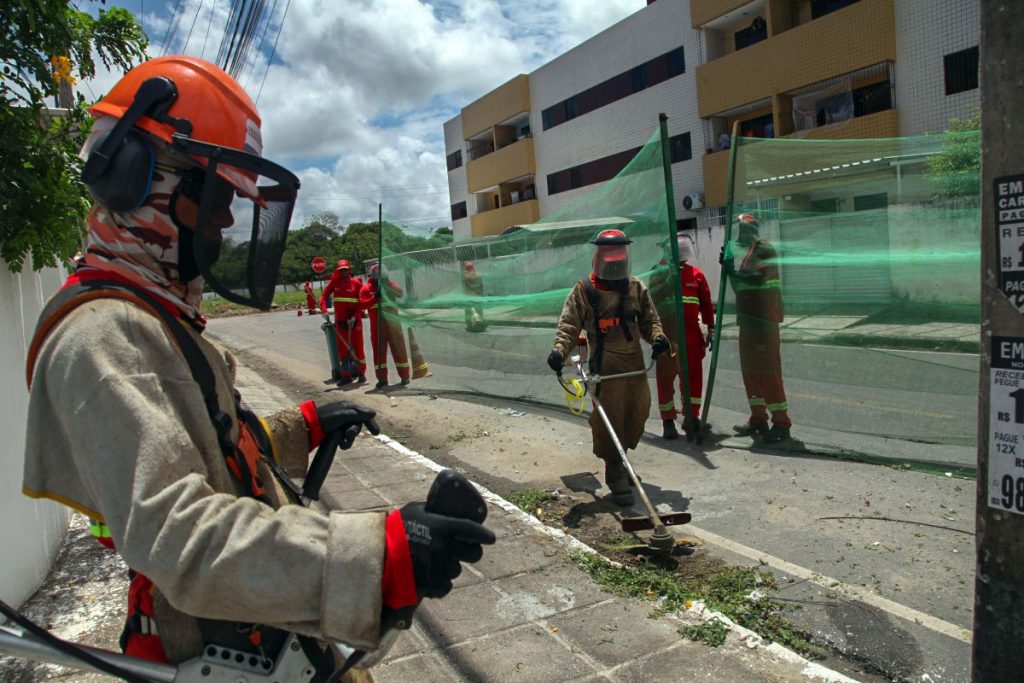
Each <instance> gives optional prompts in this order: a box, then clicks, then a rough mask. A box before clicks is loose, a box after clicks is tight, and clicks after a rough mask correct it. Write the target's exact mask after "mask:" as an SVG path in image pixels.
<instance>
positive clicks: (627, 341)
mask: <svg viewBox="0 0 1024 683" xmlns="http://www.w3.org/2000/svg"><path fill="white" fill-rule="evenodd" d="M631 243H632V240H631V239H629V237H627V236H626V234H625V233H623V232H622V231H621V230H604V231H602V232H601V233H599V234H598V235H597V237H596V238H594V240H593V241H592V242H591V244H593V245H595V249H594V258H593V271H592V272H591V273H590V275H589V276H587V277H585V278H583V279H582V280H579V281H578V282H577V283H576V284H575V285H574V286H573V288H572V290H571V291H570V292H569V296H568V297H567V298H566V300H565V305H564V306H563V307H562V315H561V317H560V318H559V320H558V331H557V332H556V333H555V343H554V348H552V350H551V353H550V354H548V365H549V366H550V367H551V369H552V370H554V371H555V372H561V370H562V367H563V365H564V363H565V359H567V358H568V357H569V355H570V354H571V353H572V352H573V351H574V350H575V349H576V346H577V344H578V343H579V335H580V331H581V330H584V329H585V330H586V332H587V344H588V348H589V351H590V356H589V359H588V362H589V364H590V371H591V372H592V373H597V374H600V375H615V374H619V373H624V372H633V371H635V370H643V368H644V365H645V363H644V355H643V349H642V348H641V347H640V339H641V338H643V339H644V341H646V342H647V343H648V344H651V346H652V348H653V350H654V352H655V353H656V354H657V353H661V352H663V351H666V350H668V348H669V343H668V338H667V337H666V336H665V333H664V331H663V330H662V327H661V319H660V318H659V317H658V312H657V311H656V310H655V308H654V303H653V302H652V301H651V295H650V293H649V292H648V291H647V286H646V285H645V284H644V283H643V281H641V280H640V279H638V278H636V277H633V276H631V275H630V270H629V247H628V245H629V244H631ZM596 391H599V392H600V393H599V397H600V399H601V404H602V405H603V406H604V409H605V412H606V413H607V415H608V418H609V420H610V421H611V424H612V427H613V428H614V430H615V434H616V436H618V438H619V442H620V443H621V444H622V447H623V448H624V449H626V450H628V449H630V448H636V445H637V444H638V443H639V442H640V437H641V436H642V435H643V433H644V425H645V423H646V422H647V415H648V413H649V412H650V410H651V390H650V387H649V386H648V384H647V377H645V376H644V375H643V374H641V375H638V376H635V377H624V378H619V379H612V380H609V381H608V382H601V383H600V384H598V385H597V389H596ZM590 430H591V441H592V444H593V452H594V455H596V456H597V457H598V458H601V459H602V460H604V463H605V470H604V472H605V484H606V485H607V486H608V489H609V491H610V492H611V496H610V497H611V500H612V502H614V503H616V504H617V505H623V506H628V505H632V504H633V488H632V482H631V481H630V479H629V475H628V474H627V472H626V468H625V466H624V465H623V464H622V459H621V458H620V456H619V451H618V449H617V448H616V447H615V442H614V440H613V438H612V435H611V434H609V433H608V430H607V428H606V427H605V425H604V423H603V421H602V420H601V418H600V416H598V415H597V414H596V412H595V413H592V414H591V416H590Z"/></svg>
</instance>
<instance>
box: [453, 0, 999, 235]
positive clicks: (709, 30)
mask: <svg viewBox="0 0 1024 683" xmlns="http://www.w3.org/2000/svg"><path fill="white" fill-rule="evenodd" d="M978 13H979V9H978V3H977V0H656V1H655V0H650V1H649V2H648V4H647V6H646V7H643V8H642V9H640V10H638V11H637V12H636V13H634V14H633V15H631V16H629V17H627V18H626V19H624V20H623V21H621V22H619V23H618V24H616V25H614V26H612V27H610V28H608V29H607V30H605V31H603V32H602V33H600V34H598V35H597V36H594V37H593V38H591V39H590V40H588V41H586V42H584V43H582V44H581V45H579V46H577V47H576V48H574V49H572V50H570V51H569V52H566V53H565V54H563V55H561V56H559V57H557V58H556V59H554V60H552V61H551V62H549V63H548V64H545V65H544V66H542V67H540V68H538V69H537V70H536V71H534V72H532V73H530V74H521V75H519V76H517V77H515V78H513V79H512V80H511V81H509V82H508V83H505V84H504V85H501V86H500V87H498V88H496V89H495V90H493V91H491V92H489V93H487V94H486V95H484V96H483V97H481V98H480V99H478V100H476V101H475V102H473V103H471V104H469V105H467V106H466V107H465V108H464V109H463V110H462V111H461V113H460V115H459V116H457V117H455V118H453V119H452V120H450V121H448V122H447V123H446V124H445V145H446V150H447V154H448V171H449V176H448V177H449V194H450V200H451V211H452V220H453V227H454V232H455V235H456V236H457V238H458V239H468V238H472V237H480V236H486V235H493V234H498V233H500V232H501V231H502V230H503V229H505V228H506V227H508V226H510V225H522V224H526V223H530V222H533V221H535V220H537V219H539V218H541V217H543V216H545V215H547V214H549V213H551V212H552V211H555V210H557V209H558V208H559V207H560V206H563V205H564V204H565V203H567V202H571V201H572V200H573V199H575V198H577V197H578V196H580V194H581V193H585V192H588V191H590V190H591V189H593V187H594V186H595V185H596V184H598V183H601V182H603V181H605V180H607V179H609V178H611V177H613V176H614V175H615V174H616V173H617V172H618V171H619V170H621V169H622V168H623V167H624V165H625V164H626V163H627V162H628V160H629V158H630V156H631V155H632V153H633V152H634V151H635V150H636V149H637V148H639V147H640V146H641V145H643V143H644V142H646V140H647V139H648V137H649V136H650V134H651V133H652V132H653V131H654V129H655V127H656V126H657V116H658V113H659V112H664V113H666V114H667V115H668V117H669V135H670V138H671V153H672V173H673V185H674V193H675V198H676V213H677V216H678V219H679V220H678V227H679V228H680V229H689V228H694V227H697V226H706V227H714V226H717V225H720V224H721V221H722V219H723V216H724V204H725V203H726V199H727V197H726V192H727V182H726V181H727V178H726V176H727V171H728V157H729V151H728V150H729V146H730V134H731V133H732V131H733V130H734V126H735V127H736V129H737V130H738V134H739V135H743V136H751V137H767V138H771V137H799V138H808V139H841V138H889V137H899V136H906V135H918V134H921V133H925V132H938V131H941V130H944V129H945V127H946V124H947V122H948V120H949V119H950V118H953V117H958V118H963V117H967V116H970V115H972V114H973V113H974V112H975V111H976V108H977V106H978V103H979V101H980V99H979V93H978V37H979V14H978Z"/></svg>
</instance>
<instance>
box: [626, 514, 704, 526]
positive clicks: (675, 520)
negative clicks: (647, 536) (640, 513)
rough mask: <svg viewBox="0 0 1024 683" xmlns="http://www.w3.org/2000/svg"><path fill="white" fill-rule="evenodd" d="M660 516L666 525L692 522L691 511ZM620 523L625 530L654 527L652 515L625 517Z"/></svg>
mask: <svg viewBox="0 0 1024 683" xmlns="http://www.w3.org/2000/svg"><path fill="white" fill-rule="evenodd" d="M658 516H659V517H661V523H662V524H664V525H665V526H674V525H676V524H688V523H689V522H690V513H689V512H669V513H666V514H664V515H658ZM620 523H621V524H622V530H623V531H643V530H644V529H653V528H654V522H652V521H651V518H650V517H623V518H622V520H621V522H620Z"/></svg>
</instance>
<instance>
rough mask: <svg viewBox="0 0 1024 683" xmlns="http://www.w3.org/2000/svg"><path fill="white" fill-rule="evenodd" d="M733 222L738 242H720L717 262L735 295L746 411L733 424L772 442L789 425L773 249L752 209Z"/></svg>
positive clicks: (779, 284)
mask: <svg viewBox="0 0 1024 683" xmlns="http://www.w3.org/2000/svg"><path fill="white" fill-rule="evenodd" d="M736 223H737V228H738V231H739V232H738V236H737V239H736V247H737V248H736V249H735V250H734V249H732V245H729V248H723V263H722V265H723V267H724V268H725V272H726V274H727V275H728V277H729V284H730V285H731V286H732V289H733V292H734V293H735V295H736V320H737V323H738V324H739V347H740V372H741V374H742V375H743V386H744V389H745V390H746V393H747V402H748V404H749V405H750V417H749V419H748V420H747V422H745V423H743V424H740V425H737V426H735V427H734V428H733V430H734V431H735V432H736V433H737V434H739V435H740V436H754V437H758V438H760V439H761V440H763V441H764V442H765V443H777V442H779V441H783V440H785V439H788V438H789V436H790V431H789V430H790V427H792V425H793V423H792V421H791V420H790V419H789V404H788V403H787V402H786V390H785V388H784V387H783V384H782V355H781V349H780V346H781V340H780V338H779V323H781V322H782V318H783V308H782V281H781V279H780V277H779V263H778V253H777V252H776V251H775V248H774V247H773V246H772V244H771V242H769V241H768V240H766V239H764V238H762V237H761V236H760V222H759V221H758V220H757V218H756V217H755V216H754V215H753V214H750V213H741V214H739V215H738V216H737V217H736ZM769 415H770V416H771V423H772V424H771V428H769V426H768V419H769Z"/></svg>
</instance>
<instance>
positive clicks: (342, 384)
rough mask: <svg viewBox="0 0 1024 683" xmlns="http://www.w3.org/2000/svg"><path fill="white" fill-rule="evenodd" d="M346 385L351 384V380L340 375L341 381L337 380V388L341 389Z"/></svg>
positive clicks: (346, 376)
mask: <svg viewBox="0 0 1024 683" xmlns="http://www.w3.org/2000/svg"><path fill="white" fill-rule="evenodd" d="M346 384H352V378H351V377H349V376H348V375H342V377H341V379H339V380H338V386H339V387H343V386H345V385H346Z"/></svg>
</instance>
